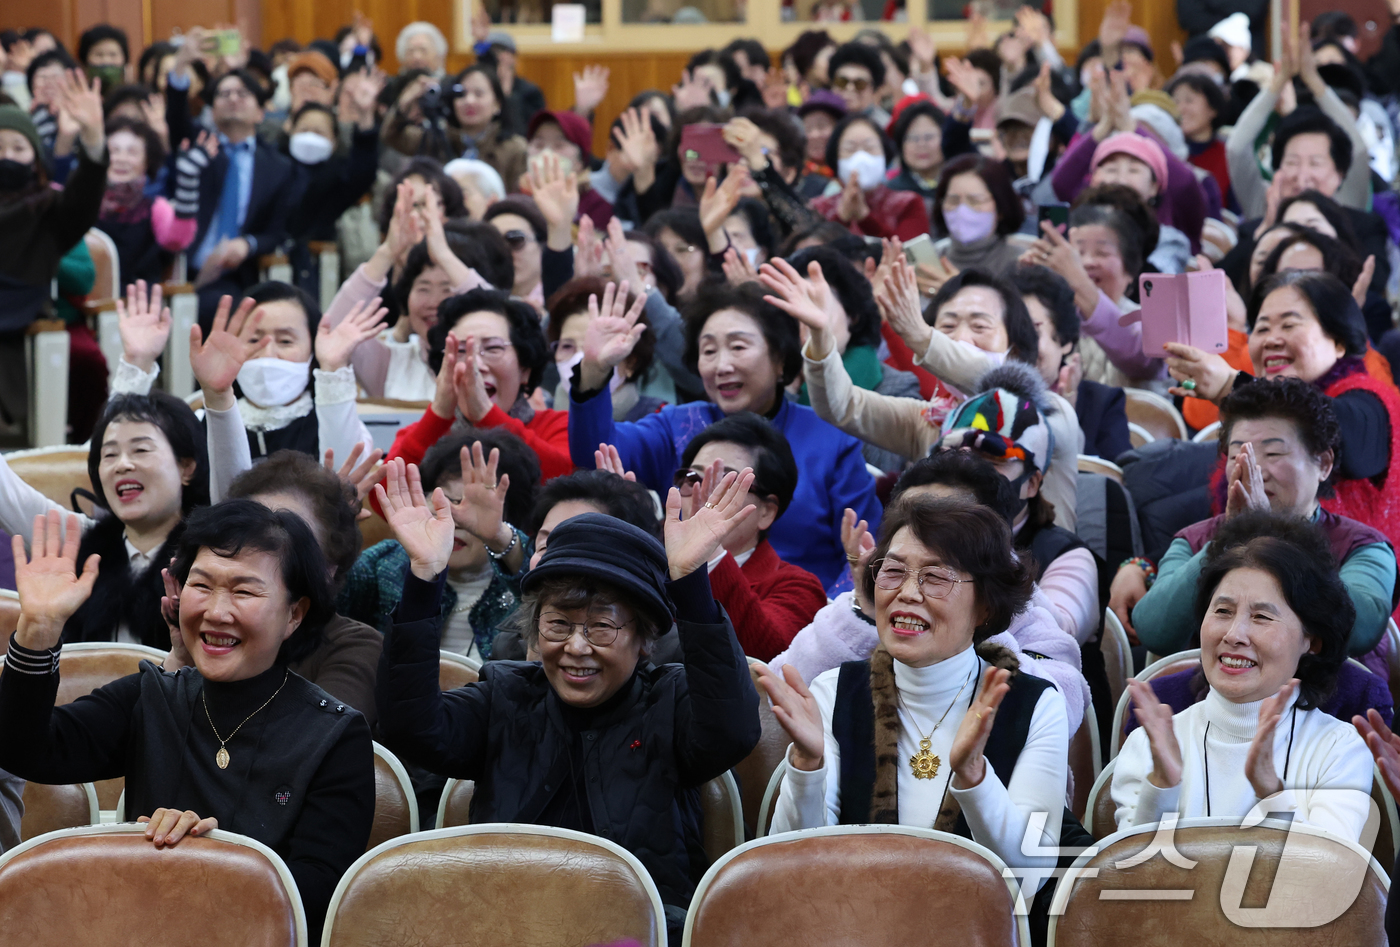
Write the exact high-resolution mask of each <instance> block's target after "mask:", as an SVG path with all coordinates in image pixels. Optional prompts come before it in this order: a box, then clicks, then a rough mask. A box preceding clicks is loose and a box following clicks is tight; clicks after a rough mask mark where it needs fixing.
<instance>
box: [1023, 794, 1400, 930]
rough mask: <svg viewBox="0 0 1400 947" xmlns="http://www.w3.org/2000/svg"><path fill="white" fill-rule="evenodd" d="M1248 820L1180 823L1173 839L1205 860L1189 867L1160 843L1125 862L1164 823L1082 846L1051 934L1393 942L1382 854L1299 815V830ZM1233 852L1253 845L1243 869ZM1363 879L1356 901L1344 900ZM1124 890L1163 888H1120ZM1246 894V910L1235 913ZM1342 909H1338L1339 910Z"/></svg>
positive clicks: (1188, 854)
mask: <svg viewBox="0 0 1400 947" xmlns="http://www.w3.org/2000/svg"><path fill="white" fill-rule="evenodd" d="M1232 822H1233V823H1234V824H1231V823H1232ZM1238 822H1239V820H1237V819H1236V820H1230V819H1222V818H1215V819H1187V820H1183V821H1182V822H1180V823H1178V824H1177V826H1176V828H1175V830H1174V832H1173V833H1172V836H1171V839H1172V845H1173V847H1174V848H1175V851H1176V853H1178V854H1179V855H1181V856H1182V857H1184V858H1185V859H1188V860H1190V861H1193V862H1195V865H1194V866H1193V867H1191V868H1181V867H1178V866H1177V865H1174V864H1172V862H1171V861H1169V860H1168V859H1167V858H1165V857H1163V856H1162V855H1161V854H1155V855H1152V857H1150V858H1147V859H1146V860H1144V861H1142V862H1141V863H1139V864H1136V865H1128V864H1125V863H1126V862H1129V861H1132V860H1133V856H1134V855H1138V854H1140V853H1142V852H1143V851H1144V850H1145V849H1147V847H1148V846H1149V845H1151V844H1152V842H1153V839H1154V836H1155V835H1156V833H1157V831H1158V826H1157V825H1155V824H1154V825H1149V826H1139V827H1138V828H1136V829H1132V830H1129V831H1125V832H1122V833H1119V834H1116V835H1114V836H1113V837H1112V838H1110V839H1108V841H1107V843H1106V844H1105V845H1103V846H1101V847H1100V849H1099V851H1098V852H1097V853H1096V854H1093V855H1089V854H1085V855H1083V856H1081V857H1080V858H1079V859H1077V860H1076V861H1075V866H1074V867H1073V868H1071V869H1070V870H1069V872H1068V873H1067V874H1066V876H1065V877H1064V878H1063V879H1061V881H1060V883H1059V886H1058V887H1057V889H1056V891H1055V898H1054V902H1053V903H1052V906H1051V908H1050V934H1049V943H1050V944H1052V945H1054V947H1104V945H1110V944H1113V945H1117V944H1132V945H1134V947H1168V945H1170V947H1177V945H1180V944H1192V945H1195V947H1317V945H1323V944H1337V945H1340V944H1346V945H1348V947H1385V945H1386V943H1387V941H1386V934H1385V905H1386V897H1387V884H1386V880H1385V873H1384V871H1382V870H1381V868H1380V866H1379V865H1378V864H1376V862H1375V860H1374V859H1372V858H1371V857H1370V856H1369V855H1367V854H1366V853H1365V852H1364V851H1362V850H1361V849H1360V848H1359V847H1358V846H1356V845H1354V844H1351V843H1348V842H1344V841H1342V840H1341V839H1338V838H1336V837H1334V836H1330V835H1327V834H1326V833H1324V832H1321V831H1320V830H1318V829H1316V828H1313V827H1312V826H1306V825H1300V824H1297V823H1295V824H1293V825H1292V827H1291V829H1290V827H1289V826H1288V824H1286V823H1283V822H1276V821H1266V822H1264V823H1262V824H1260V825H1256V826H1253V827H1251V828H1240V827H1239V825H1238ZM1285 842H1287V845H1288V848H1289V852H1290V857H1289V859H1288V861H1287V862H1286V863H1284V862H1281V856H1282V853H1283V851H1284V844H1285ZM1248 848H1253V850H1254V854H1253V859H1252V860H1253V864H1251V863H1250V858H1249V857H1248V855H1247V854H1246V852H1245V851H1243V850H1245V849H1248ZM1232 855H1234V856H1238V855H1245V858H1244V859H1243V862H1242V863H1240V864H1238V865H1237V867H1236V868H1235V872H1236V874H1235V875H1230V874H1229V873H1228V872H1227V867H1228V866H1229V865H1231V863H1232V861H1234V862H1239V861H1240V859H1239V858H1238V857H1235V858H1232ZM1090 869H1092V871H1090ZM1091 874H1092V875H1093V877H1090V875H1091ZM1227 878H1228V879H1229V882H1228V883H1227ZM1358 889H1359V893H1358V894H1357V895H1356V897H1355V898H1354V899H1353V900H1351V901H1350V904H1349V906H1347V905H1345V904H1343V903H1342V900H1341V899H1346V898H1350V896H1351V893H1352V892H1353V891H1356V890H1358ZM1123 891H1130V892H1134V893H1135V892H1151V893H1152V894H1154V895H1157V897H1156V898H1152V897H1141V896H1135V895H1128V894H1117V895H1115V894H1114V893H1115V892H1123ZM1173 892H1183V893H1184V892H1190V895H1189V898H1188V896H1186V895H1185V894H1176V895H1175V896H1173V894H1172V893H1173ZM1241 905H1243V906H1245V907H1244V908H1243V910H1244V911H1245V912H1246V913H1245V914H1238V913H1236V911H1237V910H1239V909H1240V907H1239V906H1241ZM1266 905H1267V907H1265V906H1266ZM1250 911H1253V917H1252V918H1250V917H1249V915H1248V912H1250ZM1332 912H1336V913H1338V915H1339V916H1337V917H1335V918H1332V919H1328V917H1327V915H1328V914H1329V913H1332ZM1244 921H1248V926H1245V923H1244ZM1255 925H1259V926H1255Z"/></svg>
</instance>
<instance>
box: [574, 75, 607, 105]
mask: <svg viewBox="0 0 1400 947" xmlns="http://www.w3.org/2000/svg"><path fill="white" fill-rule="evenodd" d="M608 74H609V73H608V67H607V66H584V67H583V74H582V75H580V74H579V73H577V72H576V73H574V111H575V112H577V113H578V114H580V115H583V116H588V115H590V114H592V112H593V110H594V109H596V108H597V107H598V106H599V105H601V104H602V102H603V99H605V98H606V97H607V94H608Z"/></svg>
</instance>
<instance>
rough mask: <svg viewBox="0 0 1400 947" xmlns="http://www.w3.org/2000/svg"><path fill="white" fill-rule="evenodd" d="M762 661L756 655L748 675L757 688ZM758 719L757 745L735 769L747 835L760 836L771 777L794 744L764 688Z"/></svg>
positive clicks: (759, 701) (761, 693) (759, 696)
mask: <svg viewBox="0 0 1400 947" xmlns="http://www.w3.org/2000/svg"><path fill="white" fill-rule="evenodd" d="M762 664H763V662H762V661H760V660H758V659H757V658H749V674H750V675H752V677H753V682H754V686H755V687H758V671H757V670H756V668H757V667H758V666H760V665H762ZM758 722H759V727H760V731H761V735H760V736H759V738H758V745H757V746H756V747H754V748H753V751H752V752H751V753H749V755H748V756H746V757H744V759H743V760H742V761H741V762H740V763H739V765H738V766H735V767H734V771H733V772H734V776H735V778H736V779H737V780H738V782H739V798H740V800H741V801H742V803H743V807H744V831H745V833H746V837H748V838H758V835H759V832H758V813H759V809H760V808H762V805H763V794H764V792H765V791H766V790H767V788H768V780H769V778H770V777H772V775H773V770H775V769H777V768H778V764H780V763H781V762H782V761H783V758H784V757H785V756H787V748H788V746H789V745H790V744H791V743H792V740H791V739H790V738H789V737H788V735H787V731H786V730H784V729H783V726H782V724H780V723H778V718H777V717H774V716H773V708H772V706H771V705H769V703H768V696H767V695H766V694H765V693H764V692H763V690H762V689H761V688H760V689H759V691H758Z"/></svg>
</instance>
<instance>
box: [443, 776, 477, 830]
mask: <svg viewBox="0 0 1400 947" xmlns="http://www.w3.org/2000/svg"><path fill="white" fill-rule="evenodd" d="M474 795H476V783H474V782H472V781H471V780H470V779H452V778H449V779H448V780H447V782H446V783H445V784H444V785H443V787H442V795H441V796H439V797H438V811H437V822H435V823H434V825H436V826H437V827H438V828H440V829H448V828H451V827H452V826H454V825H470V824H471V821H472V820H471V807H472V796H474Z"/></svg>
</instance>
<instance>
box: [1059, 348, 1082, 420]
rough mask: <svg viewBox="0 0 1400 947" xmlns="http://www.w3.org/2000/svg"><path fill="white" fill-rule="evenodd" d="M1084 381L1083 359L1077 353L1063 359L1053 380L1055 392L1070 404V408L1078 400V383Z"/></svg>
mask: <svg viewBox="0 0 1400 947" xmlns="http://www.w3.org/2000/svg"><path fill="white" fill-rule="evenodd" d="M1083 380H1084V358H1083V356H1081V355H1080V354H1079V353H1078V352H1071V353H1070V354H1069V355H1067V356H1066V357H1065V363H1064V364H1063V365H1061V366H1060V374H1059V376H1058V377H1057V378H1056V379H1055V391H1056V393H1058V394H1059V396H1060V397H1061V398H1064V399H1065V400H1066V401H1068V402H1069V403H1070V407H1074V405H1075V404H1076V403H1077V402H1078V400H1079V383H1080V382H1082V381H1083Z"/></svg>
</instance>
